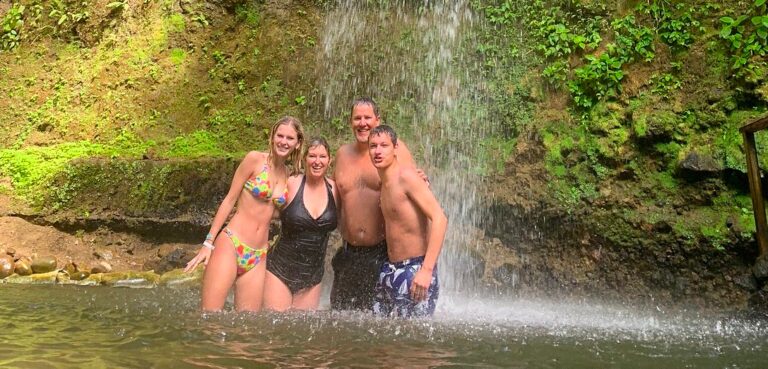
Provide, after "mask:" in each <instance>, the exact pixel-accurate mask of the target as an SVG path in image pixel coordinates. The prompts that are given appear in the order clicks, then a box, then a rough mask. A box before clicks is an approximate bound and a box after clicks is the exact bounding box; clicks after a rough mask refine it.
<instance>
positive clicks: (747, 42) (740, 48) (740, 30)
mask: <svg viewBox="0 0 768 369" xmlns="http://www.w3.org/2000/svg"><path fill="white" fill-rule="evenodd" d="M766 7H767V5H766V0H755V2H754V4H753V6H752V7H751V8H750V9H749V10H748V12H747V14H744V15H741V16H738V17H736V18H732V17H722V18H720V22H721V24H722V28H721V29H720V37H721V38H722V39H724V40H725V41H726V44H727V45H728V47H729V49H730V51H731V53H732V56H731V59H732V65H731V69H732V70H733V71H734V72H735V74H736V76H737V77H742V78H745V79H746V80H748V81H752V82H756V80H759V79H763V78H765V74H766V71H765V69H766V61H765V60H764V57H765V56H766V54H768V13H767V12H766Z"/></svg>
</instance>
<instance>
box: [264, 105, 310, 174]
mask: <svg viewBox="0 0 768 369" xmlns="http://www.w3.org/2000/svg"><path fill="white" fill-rule="evenodd" d="M284 124H285V125H289V126H291V127H292V128H293V129H294V130H295V131H296V138H297V140H298V142H299V146H297V147H296V149H294V150H293V151H292V152H291V153H290V154H289V155H288V158H286V163H287V164H289V165H290V166H289V167H288V169H290V171H291V174H293V173H299V171H301V152H302V149H303V148H304V127H303V126H302V124H301V121H300V120H299V119H298V118H295V117H292V116H285V117H282V118H280V119H279V120H278V121H277V122H276V123H275V124H274V125H273V126H272V129H271V130H270V132H269V158H268V159H269V161H270V162H271V161H272V159H273V158H274V157H275V145H274V142H273V140H274V138H275V133H277V128H278V127H280V126H281V125H284Z"/></svg>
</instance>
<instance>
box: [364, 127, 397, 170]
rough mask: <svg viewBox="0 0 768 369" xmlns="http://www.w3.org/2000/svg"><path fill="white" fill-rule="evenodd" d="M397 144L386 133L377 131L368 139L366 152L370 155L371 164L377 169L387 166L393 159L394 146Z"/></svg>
mask: <svg viewBox="0 0 768 369" xmlns="http://www.w3.org/2000/svg"><path fill="white" fill-rule="evenodd" d="M396 147H397V144H395V143H393V142H392V138H391V137H389V135H387V134H386V133H384V132H382V133H377V134H374V135H372V136H371V137H370V139H369V140H368V154H369V155H370V156H371V161H372V162H373V166H374V167H376V168H377V169H383V168H387V167H389V166H390V165H392V162H394V160H395V148H396Z"/></svg>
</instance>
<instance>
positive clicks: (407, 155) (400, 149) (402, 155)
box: [395, 140, 429, 186]
mask: <svg viewBox="0 0 768 369" xmlns="http://www.w3.org/2000/svg"><path fill="white" fill-rule="evenodd" d="M395 150H397V152H396V154H397V162H398V163H400V164H401V165H403V166H405V167H412V168H415V169H416V174H417V175H418V176H419V178H421V180H422V181H424V182H426V183H427V186H429V176H427V173H424V170H423V169H421V168H418V167H417V166H416V161H414V160H413V155H411V150H408V147H407V146H406V145H405V142H403V140H398V141H397V148H396V149H395Z"/></svg>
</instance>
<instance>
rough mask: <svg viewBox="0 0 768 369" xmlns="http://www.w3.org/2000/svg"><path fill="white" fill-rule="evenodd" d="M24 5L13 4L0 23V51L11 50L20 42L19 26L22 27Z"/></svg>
mask: <svg viewBox="0 0 768 369" xmlns="http://www.w3.org/2000/svg"><path fill="white" fill-rule="evenodd" d="M24 9H25V7H24V5H21V4H13V6H12V7H11V8H10V9H8V13H6V14H5V16H4V17H3V19H2V21H0V32H2V34H0V47H2V48H0V50H13V49H15V48H16V47H18V46H19V43H20V42H21V26H23V25H24V20H23V18H24Z"/></svg>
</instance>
